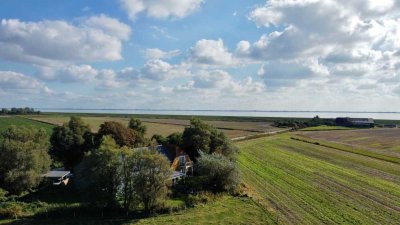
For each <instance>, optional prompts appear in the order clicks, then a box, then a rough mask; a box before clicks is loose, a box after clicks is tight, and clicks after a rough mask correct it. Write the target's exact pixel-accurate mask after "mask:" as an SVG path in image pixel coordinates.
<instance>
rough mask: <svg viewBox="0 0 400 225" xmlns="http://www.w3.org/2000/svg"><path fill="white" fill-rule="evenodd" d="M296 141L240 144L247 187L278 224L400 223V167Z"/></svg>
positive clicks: (282, 137) (276, 138)
mask: <svg viewBox="0 0 400 225" xmlns="http://www.w3.org/2000/svg"><path fill="white" fill-rule="evenodd" d="M326 132H328V131H324V133H326ZM329 132H330V131H329ZM340 132H343V131H340ZM291 136H292V134H281V135H276V136H271V137H266V138H259V139H254V140H248V141H243V142H239V143H238V146H239V148H240V150H241V153H240V156H239V166H240V168H241V170H242V173H243V177H244V181H245V182H246V184H247V185H248V186H249V187H250V188H251V189H253V191H254V193H255V194H254V196H255V197H256V198H258V199H259V201H260V202H261V203H262V204H263V205H264V206H265V208H266V209H268V211H269V212H270V213H271V214H274V216H275V217H276V218H277V219H278V221H279V223H281V224H396V223H398V221H400V173H399V171H400V164H396V163H390V162H387V161H383V160H379V159H375V158H371V157H368V156H363V155H358V154H354V153H351V152H346V151H341V150H337V149H334V148H329V147H324V146H320V145H316V144H312V143H306V142H302V141H296V140H293V139H290V137H291Z"/></svg>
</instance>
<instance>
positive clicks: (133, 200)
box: [75, 136, 172, 213]
mask: <svg viewBox="0 0 400 225" xmlns="http://www.w3.org/2000/svg"><path fill="white" fill-rule="evenodd" d="M171 174H172V171H171V170H170V166H169V161H168V159H167V158H166V157H165V156H164V155H161V154H159V153H157V152H155V151H151V150H138V151H133V150H132V149H128V148H127V147H122V148H121V147H119V146H118V144H116V143H115V141H114V140H113V139H112V137H111V136H104V137H103V139H102V142H101V144H100V147H99V148H98V149H96V150H93V152H92V153H89V154H87V155H86V156H85V157H84V159H83V161H82V163H81V164H80V165H79V166H78V167H77V170H76V179H75V180H76V185H77V187H78V189H80V190H81V191H82V192H83V193H84V194H85V196H86V197H88V198H89V200H90V201H92V202H95V203H97V204H99V205H102V206H108V207H114V206H116V203H117V200H118V199H121V200H122V202H123V207H124V209H125V211H126V212H127V213H128V212H129V210H130V209H132V208H134V207H137V205H138V203H142V204H143V206H144V208H145V211H147V212H148V211H151V210H152V209H154V208H155V207H156V206H158V204H159V203H160V202H161V200H163V199H165V197H166V194H167V182H168V180H169V179H170V177H171Z"/></svg>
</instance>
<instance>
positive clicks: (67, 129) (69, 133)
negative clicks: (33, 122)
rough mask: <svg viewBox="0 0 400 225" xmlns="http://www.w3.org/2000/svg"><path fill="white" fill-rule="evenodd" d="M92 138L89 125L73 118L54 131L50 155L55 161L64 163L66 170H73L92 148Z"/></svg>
mask: <svg viewBox="0 0 400 225" xmlns="http://www.w3.org/2000/svg"><path fill="white" fill-rule="evenodd" d="M91 136H92V135H91V132H90V127H89V125H87V124H85V123H84V122H83V121H82V119H81V118H79V117H75V116H73V117H71V119H70V120H69V122H68V123H65V124H64V125H63V126H60V127H55V128H54V129H53V134H52V135H51V138H50V142H51V145H52V148H51V151H50V153H51V155H52V156H53V157H54V158H55V159H57V160H58V161H61V162H63V164H64V167H65V168H66V169H72V168H73V167H74V166H76V165H77V164H78V163H80V162H81V161H82V158H83V155H84V153H85V152H87V151H88V150H89V149H90V148H91V147H92V146H91V144H90V141H91Z"/></svg>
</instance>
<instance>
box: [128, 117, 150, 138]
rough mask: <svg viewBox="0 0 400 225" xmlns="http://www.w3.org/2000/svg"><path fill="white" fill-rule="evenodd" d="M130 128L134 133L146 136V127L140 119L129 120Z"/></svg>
mask: <svg viewBox="0 0 400 225" xmlns="http://www.w3.org/2000/svg"><path fill="white" fill-rule="evenodd" d="M128 127H129V128H131V129H132V130H134V131H137V132H138V133H139V134H141V135H143V136H144V135H145V134H146V130H147V128H146V126H144V125H142V121H140V120H139V119H135V118H133V117H132V118H131V120H129V125H128Z"/></svg>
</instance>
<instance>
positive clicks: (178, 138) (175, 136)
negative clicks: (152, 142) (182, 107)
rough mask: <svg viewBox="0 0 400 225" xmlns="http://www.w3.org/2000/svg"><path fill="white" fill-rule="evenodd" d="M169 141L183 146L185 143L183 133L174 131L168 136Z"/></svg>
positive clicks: (174, 144)
mask: <svg viewBox="0 0 400 225" xmlns="http://www.w3.org/2000/svg"><path fill="white" fill-rule="evenodd" d="M167 143H168V144H169V145H173V146H181V145H182V143H183V139H182V133H177V132H175V133H172V134H170V135H168V137H167Z"/></svg>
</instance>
